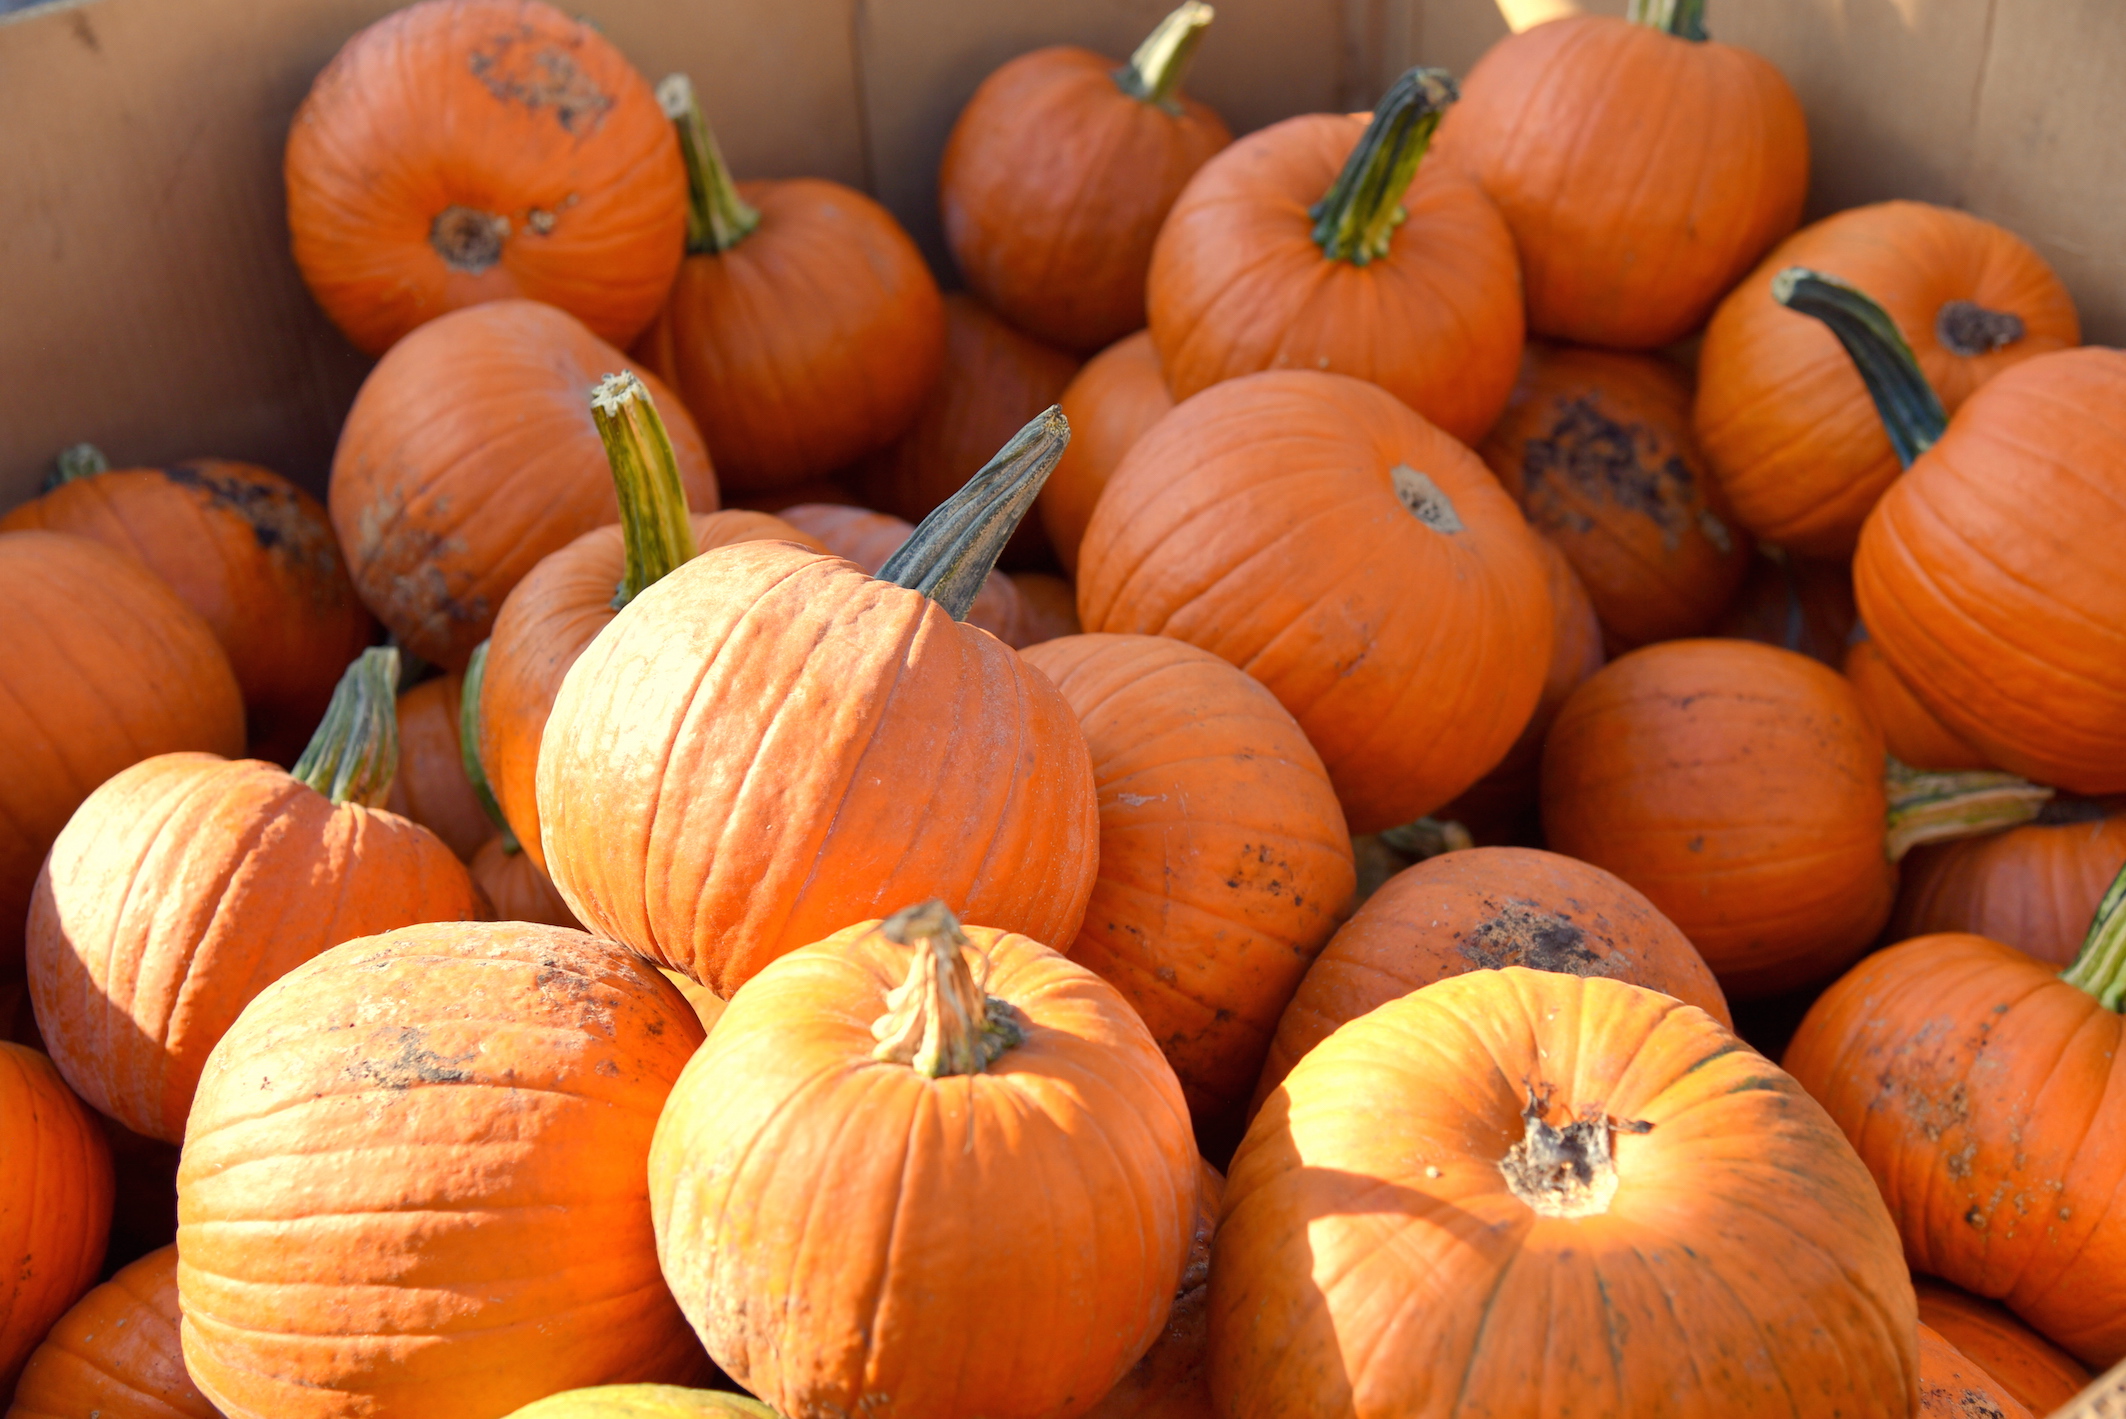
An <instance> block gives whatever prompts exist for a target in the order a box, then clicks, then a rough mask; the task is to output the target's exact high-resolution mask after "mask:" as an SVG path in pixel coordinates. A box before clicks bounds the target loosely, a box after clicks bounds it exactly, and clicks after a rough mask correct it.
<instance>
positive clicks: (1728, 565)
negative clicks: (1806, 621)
mask: <svg viewBox="0 0 2126 1419" xmlns="http://www.w3.org/2000/svg"><path fill="white" fill-rule="evenodd" d="M1478 451H1479V452H1481V453H1482V454H1483V456H1484V462H1486V463H1488V464H1489V465H1490V466H1491V471H1492V472H1494V473H1496V474H1498V478H1499V481H1500V482H1501V483H1504V484H1505V485H1506V491H1507V492H1509V493H1512V494H1513V495H1514V497H1515V498H1516V499H1518V500H1519V502H1520V504H1521V510H1522V511H1523V512H1525V513H1527V514H1528V521H1529V523H1530V525H1531V526H1533V527H1534V528H1535V529H1536V530H1537V531H1538V532H1541V533H1542V534H1543V535H1544V536H1545V537H1548V538H1549V539H1550V540H1551V541H1553V542H1555V543H1556V544H1557V545H1558V546H1559V547H1560V548H1561V549H1563V551H1564V553H1565V556H1566V558H1567V560H1569V561H1570V562H1571V563H1572V569H1573V571H1575V572H1577V573H1578V574H1579V578H1580V582H1581V584H1582V585H1584V586H1585V587H1586V588H1587V595H1588V597H1589V598H1590V599H1591V600H1593V602H1594V608H1595V614H1596V615H1597V616H1599V617H1600V618H1601V620H1602V629H1603V631H1604V633H1605V635H1606V637H1607V640H1608V643H1609V646H1610V649H1611V650H1613V651H1625V650H1630V649H1632V648H1633V647H1635V646H1642V645H1646V644H1647V643H1649V642H1651V641H1664V640H1674V639H1676V638H1677V637H1679V636H1694V635H1699V634H1702V633H1703V632H1704V631H1705V629H1706V628H1707V627H1709V626H1710V625H1712V623H1713V621H1714V620H1715V619H1716V618H1717V617H1718V616H1719V615H1720V613H1721V611H1722V610H1724V609H1725V608H1726V606H1727V604H1728V602H1729V601H1730V600H1732V599H1733V597H1734V594H1735V589H1736V588H1737V587H1739V586H1740V585H1741V584H1742V578H1743V576H1744V574H1745V573H1746V572H1747V571H1748V569H1749V564H1750V539H1749V537H1748V535H1747V534H1745V533H1744V532H1742V530H1741V529H1740V528H1739V527H1738V526H1737V525H1736V524H1735V522H1734V520H1733V516H1732V514H1730V513H1729V512H1728V508H1727V502H1726V499H1725V498H1724V497H1723V496H1722V495H1721V492H1720V489H1719V485H1718V484H1716V483H1715V482H1714V481H1713V479H1712V477H1711V474H1710V472H1709V471H1708V469H1707V466H1706V463H1705V460H1704V458H1703V457H1702V456H1701V455H1700V454H1699V452H1698V449H1697V441H1696V440H1695V439H1694V438H1693V437H1692V436H1691V431H1690V377H1689V376H1688V375H1687V374H1685V373H1684V372H1683V371H1682V370H1681V369H1679V368H1678V367H1677V366H1676V365H1675V364H1673V363H1671V362H1670V361H1668V360H1664V359H1660V358H1657V357H1655V356H1651V355H1629V354H1618V353H1615V352H1613V351H1608V350H1587V349H1576V348H1574V347H1572V346H1569V345H1551V344H1546V343H1542V342H1536V341H1531V342H1530V343H1529V346H1528V352H1527V354H1526V355H1525V356H1524V357H1523V358H1522V361H1521V379H1520V383H1519V384H1517V385H1516V386H1514V391H1513V397H1512V399H1511V400H1510V401H1508V403H1507V405H1506V413H1505V416H1504V417H1503V418H1501V419H1500V420H1499V422H1498V424H1497V426H1496V427H1494V428H1493V429H1492V431H1491V435H1490V437H1489V438H1487V439H1485V440H1484V443H1483V447H1482V448H1481V449H1479V450H1478Z"/></svg>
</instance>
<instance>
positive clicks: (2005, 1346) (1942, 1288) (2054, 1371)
mask: <svg viewBox="0 0 2126 1419" xmlns="http://www.w3.org/2000/svg"><path fill="white" fill-rule="evenodd" d="M1912 1288H1913V1289H1914V1290H1915V1291H1917V1292H1918V1293H1919V1323H1920V1325H1921V1326H1922V1327H1924V1328H1925V1329H1926V1330H1931V1331H1933V1332H1934V1333H1935V1334H1936V1335H1939V1336H1940V1337H1941V1338H1942V1339H1943V1340H1945V1341H1947V1342H1948V1343H1949V1344H1951V1345H1953V1346H1955V1347H1956V1349H1957V1350H1958V1351H1959V1352H1960V1353H1962V1355H1963V1356H1964V1357H1965V1358H1966V1359H1968V1360H1970V1361H1972V1362H1974V1363H1976V1364H1977V1365H1978V1366H1979V1367H1980V1368H1981V1369H1983V1370H1984V1371H1985V1372H1986V1374H1988V1375H1989V1376H1991V1377H1992V1378H1993V1379H1994V1380H1995V1381H1997V1382H1998V1383H1999V1386H2000V1388H2001V1389H2002V1390H2005V1391H2006V1392H2007V1393H2008V1394H2009V1395H2010V1396H2012V1397H2013V1398H2014V1399H2016V1400H2017V1401H2019V1402H2020V1403H2021V1404H2022V1405H2023V1407H2024V1408H2026V1409H2028V1410H2029V1411H2030V1412H2031V1413H2032V1414H2035V1415H2049V1414H2051V1413H2052V1412H2053V1411H2054V1410H2056V1409H2059V1408H2062V1407H2063V1406H2064V1405H2065V1404H2066V1403H2067V1401H2069V1400H2070V1399H2073V1398H2074V1397H2075V1396H2076V1395H2078V1394H2080V1393H2081V1392H2082V1391H2083V1390H2084V1389H2085V1388H2087V1387H2088V1385H2089V1381H2090V1378H2091V1376H2090V1374H2089V1371H2088V1370H2087V1369H2086V1368H2084V1367H2083V1366H2082V1364H2081V1363H2080V1362H2079V1361H2077V1360H2076V1359H2075V1358H2074V1357H2073V1356H2072V1355H2069V1354H2068V1353H2067V1352H2066V1351H2064V1350H2062V1349H2060V1348H2059V1347H2058V1346H2057V1345H2054V1344H2053V1343H2052V1342H2051V1341H2049V1340H2047V1339H2045V1337H2044V1336H2042V1335H2039V1334H2038V1333H2037V1332H2036V1331H2034V1330H2032V1329H2031V1328H2030V1327H2029V1326H2027V1325H2024V1324H2023V1323H2022V1322H2021V1321H2019V1320H2017V1319H2016V1318H2015V1317H2014V1316H2013V1315H2011V1314H2009V1312H2008V1310H2007V1308H2006V1307H2004V1306H2001V1305H1998V1304H1996V1303H1994V1302H1992V1301H1982V1300H1980V1299H1979V1298H1978V1297H1976V1296H1974V1295H1972V1294H1970V1293H1969V1292H1968V1291H1961V1290H1958V1289H1957V1288H1956V1287H1954V1286H1951V1285H1950V1284H1949V1283H1947V1282H1946V1281H1936V1280H1935V1279H1934V1278H1933V1277H1931V1276H1915V1277H1913V1278H1912ZM1920 1343H1921V1344H1922V1345H1924V1344H1925V1343H1926V1337H1925V1335H1924V1333H1922V1335H1921V1338H1920ZM1920 1373H1921V1380H1922V1383H1924V1382H1925V1374H1926V1357H1925V1356H1924V1354H1922V1356H1921V1357H1920ZM1948 1412H1949V1414H1950V1416H1951V1419H1974V1416H1973V1415H1972V1414H1971V1412H1970V1411H1968V1410H1956V1409H1951V1410H1949V1411H1948Z"/></svg>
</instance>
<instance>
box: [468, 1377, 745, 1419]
mask: <svg viewBox="0 0 2126 1419" xmlns="http://www.w3.org/2000/svg"><path fill="white" fill-rule="evenodd" d="M508 1419H776V1416H775V1411H774V1410H772V1409H770V1408H768V1406H767V1405H765V1404H762V1403H761V1402H760V1401H759V1400H757V1399H748V1398H747V1397H746V1396H744V1395H742V1394H730V1393H727V1392H725V1391H723V1390H716V1389H682V1388H680V1387H679V1386H677V1385H596V1386H594V1387H592V1388H590V1389H572V1390H568V1391H565V1392H564V1393H561V1394H550V1395H548V1396H547V1397H546V1398H544V1399H540V1400H534V1401H533V1402H532V1403H530V1404H527V1405H525V1406H524V1407H523V1408H522V1409H519V1410H516V1411H514V1412H513V1413H511V1414H510V1415H509V1416H508Z"/></svg>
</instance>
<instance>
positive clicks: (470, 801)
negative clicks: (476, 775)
mask: <svg viewBox="0 0 2126 1419" xmlns="http://www.w3.org/2000/svg"><path fill="white" fill-rule="evenodd" d="M464 697H465V679H464V677H463V676H461V675H456V674H452V673H449V672H445V673H444V674H441V675H438V676H436V677H434V678H433V679H429V680H423V681H422V682H421V683H420V684H418V685H415V686H414V687H413V688H412V689H410V690H407V691H405V692H404V693H402V694H401V695H400V696H399V716H398V718H399V771H398V772H397V773H396V774H394V775H392V779H391V796H390V797H389V798H387V799H385V800H384V806H385V807H386V808H389V809H390V810H391V811H392V812H394V813H396V814H398V815H399V816H400V817H401V818H411V819H413V821H414V822H416V823H419V824H420V825H421V826H422V827H424V828H426V829H428V831H430V832H431V833H434V834H435V835H436V836H437V837H439V838H441V839H442V840H443V841H444V843H445V844H447V845H448V846H449V848H450V850H451V851H452V852H454V853H456V854H457V855H458V857H459V859H460V860H461V861H465V862H470V861H472V856H473V854H474V853H476V852H478V851H479V850H480V845H481V844H482V843H484V842H486V841H487V840H488V838H490V837H492V836H493V835H494V830H495V829H494V824H493V823H491V822H489V821H488V818H487V809H486V808H485V806H483V805H482V804H481V802H480V795H479V791H478V790H476V789H475V788H474V787H473V784H472V779H471V778H470V777H469V776H468V775H467V774H466V772H465V751H464V748H463V746H462V744H461V743H460V741H459V737H458V724H459V721H460V719H461V718H462V717H463V712H464Z"/></svg>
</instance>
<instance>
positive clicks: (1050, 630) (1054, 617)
mask: <svg viewBox="0 0 2126 1419" xmlns="http://www.w3.org/2000/svg"><path fill="white" fill-rule="evenodd" d="M1007 575H1009V576H1010V578H1011V584H1012V585H1013V586H1014V587H1016V588H1017V589H1018V592H1019V621H1018V626H1017V628H1016V629H1015V630H1014V632H1013V637H1014V639H1012V640H1011V641H1010V642H1009V643H1010V644H1012V645H1015V646H1017V647H1019V648H1020V649H1022V650H1023V649H1024V648H1026V647H1027V646H1033V645H1039V644H1040V643H1041V642H1042V641H1052V640H1057V639H1060V638H1061V637H1063V636H1074V635H1077V634H1079V633H1080V632H1082V631H1083V630H1084V629H1085V628H1084V627H1083V626H1081V625H1079V624H1078V592H1077V588H1075V587H1073V586H1072V585H1071V584H1070V583H1069V582H1067V581H1065V580H1064V579H1063V578H1062V577H1059V576H1054V575H1052V574H1050V573H1048V572H1010V573H1007ZM970 619H971V618H970Z"/></svg>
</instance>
